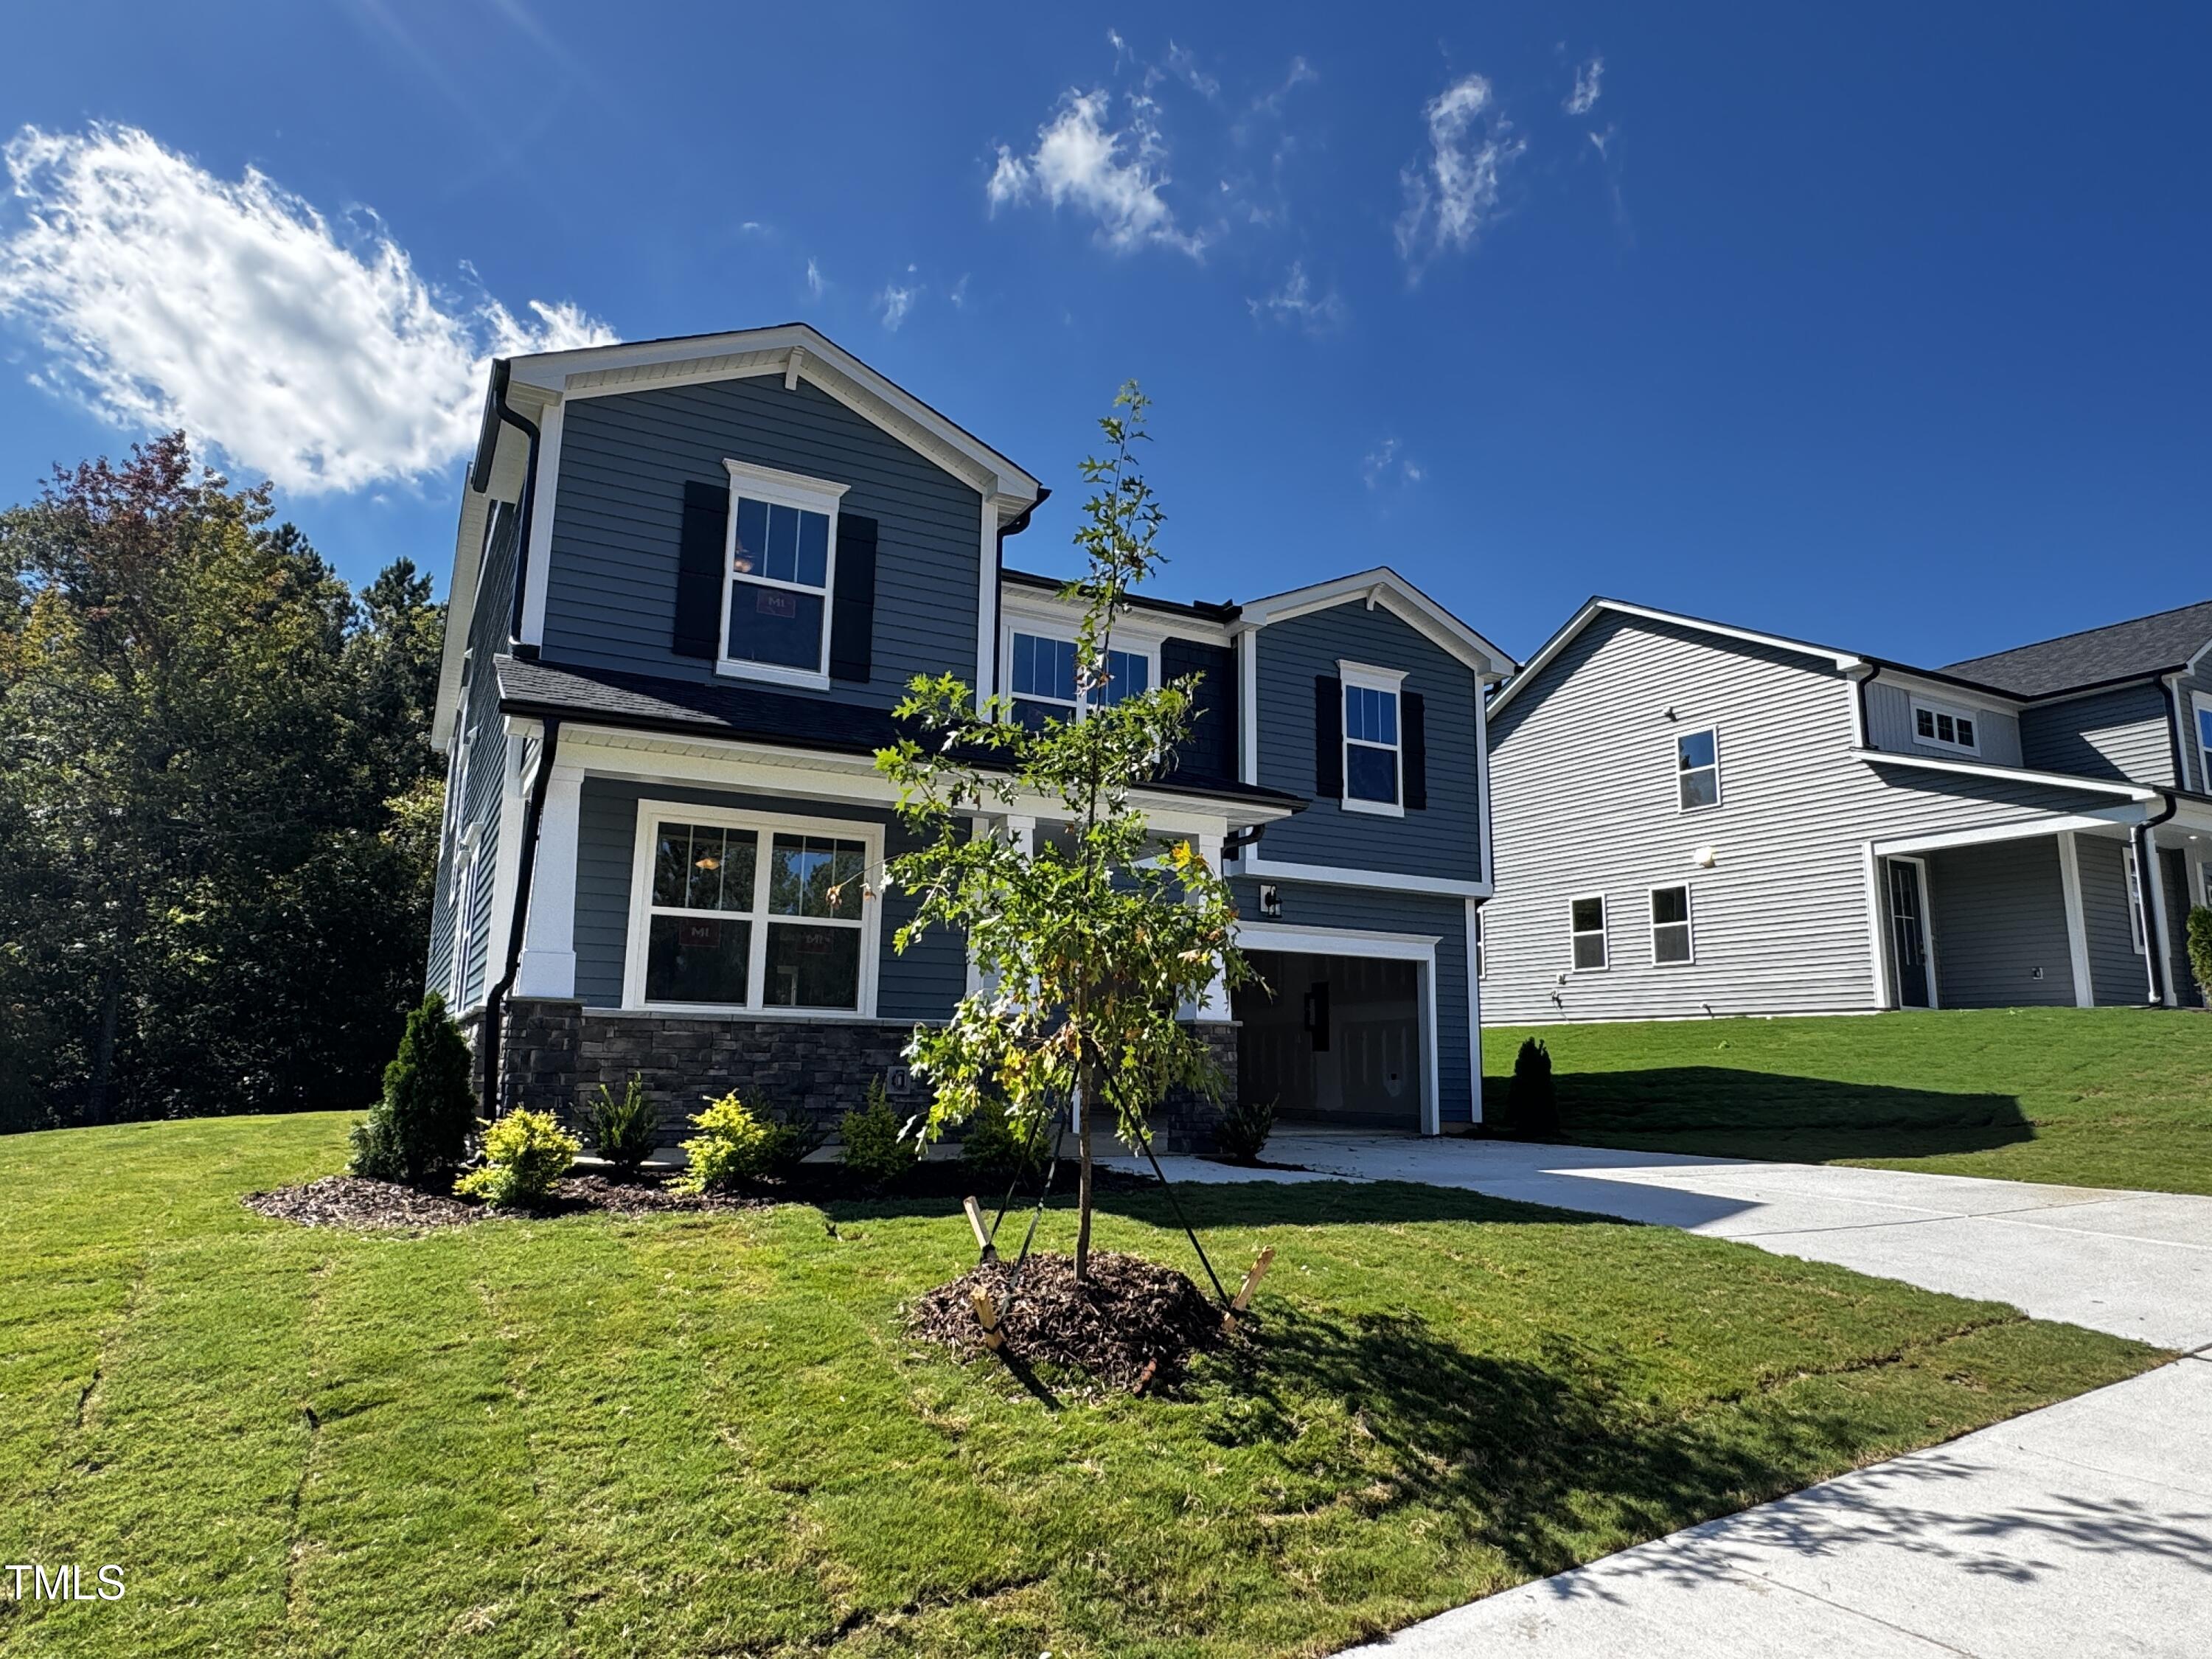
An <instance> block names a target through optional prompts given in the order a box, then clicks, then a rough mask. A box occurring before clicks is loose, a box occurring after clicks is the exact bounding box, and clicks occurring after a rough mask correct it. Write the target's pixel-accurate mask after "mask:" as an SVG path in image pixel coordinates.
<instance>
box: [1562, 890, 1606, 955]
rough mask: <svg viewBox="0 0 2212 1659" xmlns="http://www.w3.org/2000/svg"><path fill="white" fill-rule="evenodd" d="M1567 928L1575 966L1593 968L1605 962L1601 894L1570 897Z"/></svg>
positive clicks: (1603, 914)
mask: <svg viewBox="0 0 2212 1659" xmlns="http://www.w3.org/2000/svg"><path fill="white" fill-rule="evenodd" d="M1567 930H1568V933H1569V936H1570V937H1571V939H1572V940H1573V944H1574V963H1575V966H1576V967H1577V968H1581V969H1592V970H1595V969H1600V968H1602V967H1604V966H1605V965H1606V959H1607V953H1606V945H1605V897H1604V895H1602V894H1595V895H1592V896H1589V897H1588V898H1578V899H1571V900H1569V901H1568V902H1567Z"/></svg>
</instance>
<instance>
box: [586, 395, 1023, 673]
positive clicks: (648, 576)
mask: <svg viewBox="0 0 2212 1659" xmlns="http://www.w3.org/2000/svg"><path fill="white" fill-rule="evenodd" d="M724 459H732V460H739V461H749V462H751V463H753V464H754V465H760V466H769V467H775V468H778V469H780V470H781V471H787V472H798V473H803V474H805V476H806V477H811V478H821V479H824V480H827V481H828V482H829V483H842V484H845V485H848V486H849V488H848V489H847V491H846V494H845V496H844V501H843V508H844V511H846V512H848V513H858V514H861V515H863V516H866V517H868V518H872V519H873V520H876V521H877V526H878V527H877V547H876V623H875V637H874V642H873V648H872V653H871V662H870V671H871V673H870V678H869V681H868V683H867V684H866V685H860V684H846V683H842V682H839V683H833V684H831V686H830V688H829V690H827V691H809V690H796V691H791V695H795V696H820V697H827V698H830V699H834V700H837V701H842V702H853V703H858V704H863V705H866V706H869V707H874V708H889V707H890V706H891V705H892V704H893V703H896V702H898V700H899V699H900V698H901V697H902V696H905V694H906V684H907V682H908V680H909V679H911V678H914V676H915V675H917V674H943V673H947V672H951V673H957V674H958V675H959V676H961V678H963V679H966V680H972V679H974V678H975V649H976V635H975V630H976V627H977V622H978V616H977V608H978V605H979V603H980V600H981V586H980V584H981V574H982V540H981V538H982V513H983V499H982V497H981V495H979V494H977V493H976V492H975V490H974V489H969V487H968V485H967V484H965V483H962V482H961V481H960V480H959V479H957V478H956V477H953V476H952V475H951V473H949V472H947V471H945V470H944V469H943V468H941V467H939V466H938V465H936V464H935V463H934V462H933V461H931V460H930V459H927V457H926V456H923V455H921V454H919V453H916V452H915V451H914V450H912V449H909V448H908V447H907V446H906V445H904V444H902V443H901V442H900V441H898V440H897V439H896V438H894V437H892V436H891V435H890V434H889V433H887V432H885V431H884V429H883V428H880V427H878V426H877V425H875V424H874V423H873V422H870V421H867V420H866V419H863V418H862V417H861V416H859V415H857V414H855V413H854V412H853V411H852V410H849V409H848V408H846V407H845V405H844V404H841V403H839V402H838V401H837V400H836V398H832V397H830V396H829V394H828V393H827V392H823V391H822V390H821V389H820V388H819V387H817V386H811V385H810V384H808V383H807V382H806V381H805V380H801V381H800V382H799V385H798V386H795V387H793V389H792V390H790V391H786V390H785V389H784V385H783V380H782V378H781V376H780V375H763V376H758V377H755V378H752V379H747V380H718V381H714V382H711V383H709V384H706V385H701V386H675V387H670V388H666V389H663V390H659V391H651V392H622V393H618V394H615V395H612V396H609V397H604V398H581V399H579V400H576V401H574V402H571V403H569V404H567V405H566V406H565V409H564V412H563V414H562V432H561V465H560V479H559V484H558V488H557V489H556V494H555V499H554V508H553V535H552V557H551V560H550V562H549V565H548V568H547V578H546V580H547V586H546V595H545V634H544V656H545V659H546V660H547V661H549V662H561V663H575V664H579V665H586V666H589V667H594V668H615V669H628V670H629V671H632V672H635V673H643V674H659V675H662V676H665V677H666V678H671V679H684V680H713V679H714V678H717V677H716V674H715V671H714V664H713V663H711V662H708V661H706V660H703V659H700V658H696V657H679V656H678V655H677V654H676V653H675V652H674V650H673V648H672V641H673V636H674V629H675V618H676V578H677V563H678V538H679V536H680V533H681V532H682V528H683V520H684V483H685V482H686V481H687V480H690V479H698V480H702V481H705V482H709V483H714V484H716V485H717V486H720V487H725V488H726V487H727V485H728V483H729V472H728V471H727V470H726V468H725V467H724V466H723V465H722V462H723V460H724ZM778 689H779V690H787V691H790V688H785V687H779V688H778Z"/></svg>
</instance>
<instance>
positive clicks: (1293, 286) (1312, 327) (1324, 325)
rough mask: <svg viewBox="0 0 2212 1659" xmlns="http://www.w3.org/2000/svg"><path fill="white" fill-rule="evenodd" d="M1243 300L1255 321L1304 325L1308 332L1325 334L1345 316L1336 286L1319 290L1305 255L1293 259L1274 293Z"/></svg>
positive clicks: (1341, 321) (1295, 326)
mask: <svg viewBox="0 0 2212 1659" xmlns="http://www.w3.org/2000/svg"><path fill="white" fill-rule="evenodd" d="M1244 303H1245V304H1246V305H1247V306H1249V307H1251V312H1252V316H1253V319H1254V320H1255V321H1257V322H1262V323H1281V324H1283V325H1285V326H1288V327H1294V328H1302V329H1304V330H1305V331H1306V332H1307V333H1309V334H1326V333H1328V331H1330V330H1332V329H1334V328H1339V327H1341V326H1342V325H1343V323H1344V319H1345V305H1344V300H1343V298H1342V296H1341V295H1339V294H1338V293H1337V291H1336V290H1335V289H1329V290H1328V293H1326V294H1319V295H1317V294H1316V293H1315V292H1314V289H1313V283H1312V281H1311V279H1310V278H1309V277H1308V276H1306V267H1305V262H1304V260H1303V259H1293V260H1291V268H1290V270H1288V271H1287V272H1285V274H1284V276H1283V285H1282V286H1281V287H1280V288H1279V289H1276V290H1275V291H1274V292H1273V294H1270V295H1266V296H1265V297H1263V298H1261V299H1257V300H1247V301H1245V302H1244Z"/></svg>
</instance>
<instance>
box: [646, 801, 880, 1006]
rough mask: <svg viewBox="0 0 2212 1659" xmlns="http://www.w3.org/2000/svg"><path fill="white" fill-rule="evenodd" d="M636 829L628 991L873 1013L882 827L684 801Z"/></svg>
mask: <svg viewBox="0 0 2212 1659" xmlns="http://www.w3.org/2000/svg"><path fill="white" fill-rule="evenodd" d="M640 829H641V848H640V859H639V866H640V875H641V886H642V887H643V888H644V893H643V899H644V902H643V904H642V905H641V907H639V910H638V913H637V914H636V915H634V916H633V918H632V922H631V940H630V966H629V987H628V988H629V994H628V995H627V996H626V998H625V1000H627V1001H629V1002H631V1003H633V1004H635V1003H647V1004H654V1005H662V1004H679V1005H688V1006H702V1007H712V1008H729V1009H795V1010H822V1011H831V1010H834V1011H839V1012H847V1013H864V1012H871V1010H870V1008H869V1006H868V1005H869V1004H871V1003H872V1001H873V985H874V975H873V972H872V963H873V960H874V936H875V931H876V919H875V908H876V907H875V903H874V902H873V900H872V897H871V896H870V895H869V894H868V892H867V891H866V884H867V876H868V871H869V869H870V868H871V867H872V866H873V865H874V864H876V863H877V862H878V861H879V860H880V858H881V856H882V843H881V839H880V834H879V832H878V831H876V830H875V829H872V828H871V827H869V826H865V825H860V824H850V825H836V824H826V825H821V826H816V825H813V824H810V823H803V822H800V821H797V820H789V819H781V818H759V819H756V818H750V817H746V818H739V817H726V816H724V815H722V814H720V813H709V812H707V811H702V809H699V808H696V807H692V808H685V807H680V806H678V807H667V808H662V809H659V810H658V811H645V812H644V813H642V814H641V819H640Z"/></svg>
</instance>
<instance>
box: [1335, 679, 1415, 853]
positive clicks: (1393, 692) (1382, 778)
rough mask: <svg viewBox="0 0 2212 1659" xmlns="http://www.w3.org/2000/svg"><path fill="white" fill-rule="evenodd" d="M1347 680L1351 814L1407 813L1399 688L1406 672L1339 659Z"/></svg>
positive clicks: (1347, 778)
mask: <svg viewBox="0 0 2212 1659" xmlns="http://www.w3.org/2000/svg"><path fill="white" fill-rule="evenodd" d="M1337 671H1338V673H1339V674H1340V676H1341V678H1342V679H1343V682H1344V799H1343V803H1342V804H1343V806H1344V808H1345V810H1346V811H1352V812H1383V813H1389V814H1390V815H1392V816H1395V815H1397V814H1399V813H1401V812H1403V811H1405V810H1406V809H1405V805H1404V800H1405V795H1404V793H1403V788H1404V774H1405V767H1404V758H1405V757H1404V750H1403V746H1402V744H1401V733H1400V722H1399V718H1398V691H1399V688H1400V686H1401V685H1402V684H1404V682H1405V678H1406V677H1405V676H1404V675H1403V674H1401V673H1396V672H1394V671H1391V670H1389V669H1387V668H1368V667H1364V666H1362V665H1359V664H1358V663H1348V662H1340V663H1339V664H1338V665H1337Z"/></svg>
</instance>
